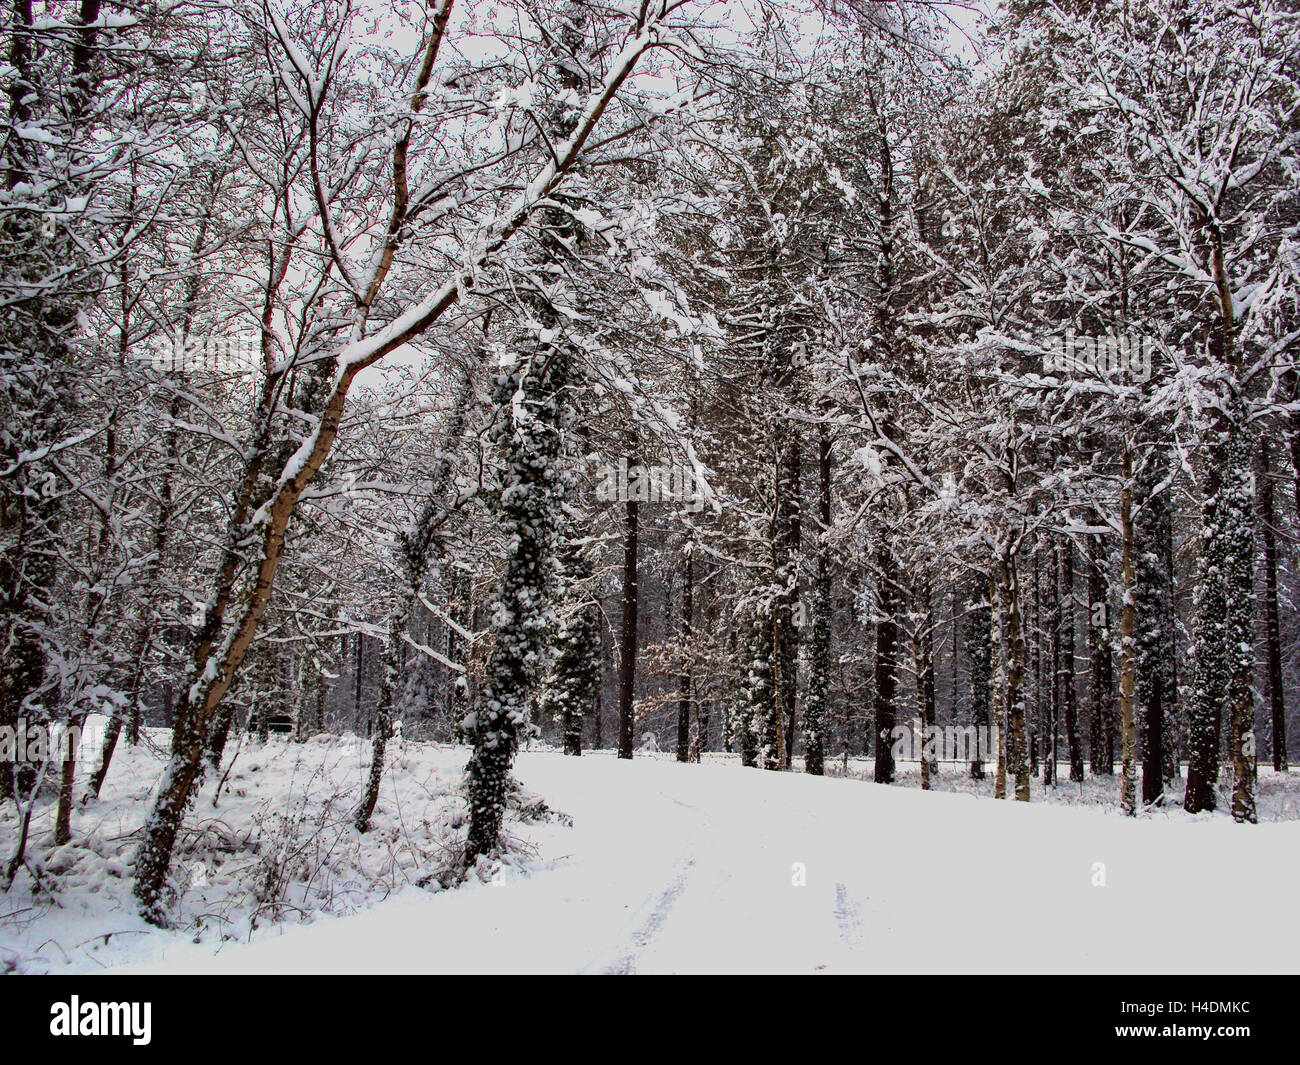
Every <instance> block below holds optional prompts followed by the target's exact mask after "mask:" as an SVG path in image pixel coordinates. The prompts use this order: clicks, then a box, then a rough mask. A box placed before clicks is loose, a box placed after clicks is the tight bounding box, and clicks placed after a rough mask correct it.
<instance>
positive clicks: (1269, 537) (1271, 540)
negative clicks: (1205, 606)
mask: <svg viewBox="0 0 1300 1065" xmlns="http://www.w3.org/2000/svg"><path fill="white" fill-rule="evenodd" d="M1269 466H1270V463H1269V455H1268V439H1267V438H1266V437H1265V438H1262V439H1261V440H1260V443H1259V476H1258V478H1257V483H1258V496H1259V525H1260V531H1261V533H1262V534H1263V540H1264V618H1265V629H1266V637H1267V643H1268V704H1269V711H1270V713H1271V718H1272V733H1273V735H1272V741H1273V742H1272V747H1273V770H1274V772H1277V773H1284V772H1286V770H1287V749H1286V696H1285V692H1284V690H1283V684H1282V626H1281V621H1280V619H1279V616H1278V605H1277V533H1276V532H1275V527H1276V524H1277V516H1276V513H1275V509H1274V504H1273V475H1272V471H1271V469H1270V468H1269Z"/></svg>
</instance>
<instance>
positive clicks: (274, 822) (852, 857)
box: [0, 734, 1300, 973]
mask: <svg viewBox="0 0 1300 1065" xmlns="http://www.w3.org/2000/svg"><path fill="white" fill-rule="evenodd" d="M152 739H153V743H154V745H155V746H153V747H152V749H151V748H150V746H148V745H142V746H140V747H137V748H134V749H126V750H124V751H122V752H119V758H120V759H121V761H120V762H118V763H115V764H114V767H113V771H112V772H111V773H110V775H109V779H108V782H107V784H106V786H105V792H104V796H103V798H102V799H100V800H98V801H95V802H92V803H89V804H87V805H86V806H84V807H82V808H81V809H80V810H78V812H77V814H76V817H75V819H74V840H73V842H72V843H70V844H68V845H67V846H64V847H59V848H53V847H51V846H50V841H49V833H50V824H51V821H50V818H51V816H52V815H51V812H50V811H49V810H48V809H43V810H42V811H41V813H40V814H39V816H38V817H37V819H36V821H35V823H34V833H33V840H32V844H31V846H30V855H31V859H32V860H31V862H30V863H29V866H30V868H28V869H24V870H22V871H21V872H20V873H19V875H18V878H17V880H16V881H15V883H14V885H13V888H12V889H11V890H10V892H9V893H8V894H7V895H5V896H4V897H3V898H0V968H3V969H6V970H8V971H17V972H37V973H39V972H92V971H102V970H103V969H105V968H118V967H128V968H131V969H134V970H136V971H165V972H209V971H211V972H227V973H240V972H276V973H299V972H302V973H321V972H382V973H388V972H402V973H405V972H411V973H423V972H448V973H458V972H628V973H631V972H645V973H652V972H818V971H824V972H864V971H865V972H902V973H905V972H972V973H1001V972H1058V971H1059V972H1074V971H1091V972H1225V973H1235V972H1272V971H1277V972H1296V971H1297V970H1300V925H1298V924H1297V923H1296V922H1295V921H1294V920H1293V919H1292V917H1293V915H1294V913H1293V907H1294V895H1295V885H1296V884H1297V883H1298V882H1300V820H1298V818H1300V772H1293V773H1291V774H1288V775H1275V774H1273V773H1272V772H1271V771H1268V770H1264V769H1261V772H1260V793H1261V804H1260V805H1261V820H1262V823H1261V824H1260V825H1258V826H1241V825H1236V824H1233V823H1232V821H1231V819H1230V818H1228V817H1227V816H1226V815H1224V814H1222V813H1217V814H1203V815H1199V816H1195V817H1193V816H1191V815H1188V814H1186V813H1185V812H1184V811H1182V810H1181V808H1178V807H1176V806H1175V807H1170V808H1165V809H1161V810H1154V811H1144V812H1143V813H1142V814H1141V815H1140V816H1139V817H1138V818H1136V819H1127V818H1124V817H1122V816H1120V814H1119V812H1118V810H1117V808H1116V805H1115V798H1116V794H1115V793H1116V789H1117V788H1118V780H1117V779H1109V780H1108V779H1100V780H1089V781H1088V782H1087V783H1085V784H1084V786H1083V787H1082V788H1080V787H1079V786H1078V785H1067V784H1062V785H1061V786H1060V787H1059V788H1057V789H1054V790H1053V789H1048V790H1047V791H1046V792H1044V789H1042V787H1041V785H1040V784H1039V782H1038V781H1035V786H1034V792H1033V798H1034V801H1033V802H1031V803H1030V804H1029V805H1028V806H1026V805H1024V804H1018V803H1011V802H994V801H992V800H991V798H990V799H988V800H985V799H982V798H980V797H978V796H976V795H974V794H972V792H974V791H979V792H980V793H981V794H984V793H987V794H988V795H989V796H991V793H992V786H993V782H992V777H991V774H990V776H989V778H988V779H986V780H985V781H983V782H978V783H977V782H973V781H970V780H969V778H968V776H967V775H966V773H965V771H964V767H959V766H957V765H950V766H949V765H946V766H944V767H943V769H942V771H941V772H940V774H939V776H938V777H937V779H936V782H935V783H936V790H934V791H933V792H931V793H928V794H927V793H923V792H921V791H920V790H919V789H918V788H917V787H916V786H915V785H916V784H917V783H918V775H917V771H916V770H917V767H916V766H915V765H910V764H905V765H904V766H903V767H902V773H901V778H902V779H901V783H902V784H903V785H904V786H902V787H882V786H875V785H873V784H869V783H864V782H863V781H862V780H860V779H840V778H838V777H837V776H828V777H826V778H820V779H819V778H814V777H809V776H807V775H805V774H802V773H765V772H760V771H756V770H746V769H742V768H741V767H740V766H739V764H738V763H737V762H736V761H735V760H734V759H731V758H726V757H723V756H716V757H714V756H709V757H706V759H705V762H704V764H703V765H679V764H677V763H676V762H674V761H672V760H671V759H670V758H669V757H668V756H666V755H651V756H646V755H638V757H637V758H636V759H634V760H633V761H632V762H630V763H628V762H620V761H618V760H617V759H615V758H614V757H613V756H612V755H611V754H610V753H609V752H594V753H589V754H587V755H585V756H584V757H582V758H580V759H572V758H565V757H563V756H562V755H560V754H558V753H556V752H554V751H549V750H531V751H525V752H523V753H522V754H521V755H520V756H519V760H518V763H517V771H518V777H519V779H520V781H521V782H522V784H523V785H524V788H525V792H524V794H523V795H522V796H521V798H520V799H519V801H517V803H516V804H515V805H516V808H515V809H514V810H513V811H512V814H511V817H510V819H509V821H508V829H509V837H510V843H509V846H508V849H507V854H506V856H505V858H504V859H503V860H500V861H493V862H488V863H481V864H480V866H479V868H478V869H477V871H476V874H475V876H473V877H472V878H471V880H470V882H469V883H467V884H464V885H462V886H460V887H458V888H455V889H454V890H449V891H444V890H442V889H441V888H440V886H439V883H438V877H439V874H440V873H441V872H442V871H444V870H445V869H447V868H449V867H450V866H451V865H453V864H454V863H455V859H456V853H457V848H458V847H459V845H460V840H461V839H462V838H463V834H464V833H463V818H464V802H463V799H462V798H461V797H460V795H459V792H458V783H459V775H460V770H461V768H462V767H463V764H464V761H465V758H466V754H467V752H466V751H465V750H464V749H463V748H460V749H457V748H451V747H444V746H436V745H432V744H416V743H405V744H399V745H398V747H399V749H398V751H397V753H396V755H395V758H394V762H393V764H392V765H391V766H390V768H389V771H388V772H387V773H386V774H385V786H384V791H383V795H382V797H381V799H380V810H379V812H378V814H377V816H376V820H375V827H374V828H373V830H372V831H371V832H369V833H367V834H366V835H365V836H361V835H359V834H358V833H357V832H356V831H355V829H353V828H352V827H351V824H350V820H349V812H350V810H351V808H352V806H353V805H354V804H355V802H356V800H357V798H358V797H359V795H360V789H361V783H362V776H363V772H364V769H365V765H366V761H367V757H368V745H367V744H366V743H364V742H363V741H359V740H356V739H351V738H343V739H340V738H334V737H321V738H319V739H318V740H316V741H313V742H309V743H306V744H291V743H286V742H283V741H277V740H272V742H270V743H268V744H267V745H265V746H261V745H258V744H252V743H249V742H247V741H245V744H244V747H243V749H242V750H241V751H240V752H239V756H238V758H237V759H236V761H235V764H234V768H233V770H232V771H231V773H230V775H229V778H228V779H227V780H226V781H225V783H224V785H223V786H222V790H221V794H220V797H219V799H218V801H217V805H216V806H215V807H214V806H213V795H214V792H215V789H216V784H217V782H216V780H215V779H211V780H209V781H208V782H207V784H206V785H205V786H204V789H203V792H202V794H201V795H200V798H199V800H198V803H197V804H196V806H195V808H194V810H193V812H192V814H191V817H190V820H189V821H188V822H187V829H186V831H185V833H184V834H183V837H182V847H181V853H180V855H179V858H180V860H179V862H178V863H177V866H176V871H177V877H176V887H177V891H178V892H179V898H178V900H177V901H176V903H175V910H174V912H176V913H177V915H178V918H177V926H176V927H175V928H173V929H170V930H157V929H153V928H150V927H149V926H147V925H145V924H143V923H142V922H141V921H140V920H139V918H138V917H136V916H135V911H134V907H133V905H132V900H131V896H130V862H131V855H132V852H133V851H134V848H135V845H136V841H137V839H138V835H139V830H140V825H141V822H142V820H143V818H144V816H145V814H146V812H147V809H148V802H147V800H148V796H149V792H150V790H151V789H152V787H153V785H154V784H155V783H156V780H157V776H158V773H159V772H160V771H161V767H162V756H161V750H160V748H159V746H157V744H159V743H160V741H165V734H157V735H155V736H154V737H152ZM848 768H849V775H850V777H851V778H853V777H860V776H863V775H866V774H869V771H870V762H869V761H866V760H858V759H851V760H850V762H849V767H848ZM1064 768H1066V767H1063V769H1064ZM828 769H829V770H830V771H831V772H833V773H835V774H839V773H841V772H842V770H843V763H842V761H836V762H834V763H833V765H829V766H828ZM538 797H542V798H544V800H545V802H544V804H539V803H538V802H537V801H536V800H537V799H538ZM1044 798H1046V799H1047V801H1042V800H1043V799H1044ZM15 832H16V818H15V817H14V813H13V807H12V805H10V806H9V807H7V808H6V809H5V810H4V811H3V812H2V813H0V856H3V857H5V858H6V859H7V856H8V855H9V854H10V853H12V849H13V843H14V839H15Z"/></svg>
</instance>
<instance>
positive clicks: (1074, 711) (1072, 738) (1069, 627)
mask: <svg viewBox="0 0 1300 1065" xmlns="http://www.w3.org/2000/svg"><path fill="white" fill-rule="evenodd" d="M1061 712H1062V716H1063V717H1064V718H1065V746H1066V749H1067V752H1068V753H1069V756H1070V780H1071V782H1073V783H1078V782H1079V781H1081V780H1083V742H1082V740H1081V738H1080V736H1079V708H1078V702H1077V700H1076V698H1075V693H1074V541H1073V540H1071V539H1069V538H1068V537H1067V538H1066V540H1065V542H1064V543H1063V544H1062V545H1061Z"/></svg>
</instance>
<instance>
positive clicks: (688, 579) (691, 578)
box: [677, 544, 695, 762]
mask: <svg viewBox="0 0 1300 1065" xmlns="http://www.w3.org/2000/svg"><path fill="white" fill-rule="evenodd" d="M694 612H695V559H694V558H693V557H692V554H691V545H690V544H687V545H686V564H685V572H684V573H683V575H682V627H681V645H682V664H681V674H680V675H679V676H678V679H677V760H678V761H679V762H689V761H690V758H691V688H692V684H693V681H694V677H693V675H692V673H693V670H692V665H693V663H694V656H695V648H694V633H693V632H692V628H691V626H692V615H693V614H694Z"/></svg>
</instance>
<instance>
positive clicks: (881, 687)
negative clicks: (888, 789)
mask: <svg viewBox="0 0 1300 1065" xmlns="http://www.w3.org/2000/svg"><path fill="white" fill-rule="evenodd" d="M876 567H877V575H876V581H877V585H876V587H877V589H878V591H877V595H876V603H877V606H876V610H877V616H878V620H877V621H876V666H875V672H876V687H875V714H874V718H875V731H876V739H875V753H876V760H875V781H876V783H877V784H892V783H893V782H894V773H895V767H894V748H893V743H894V737H893V732H894V725H895V723H896V721H897V716H898V708H897V704H896V701H895V700H896V695H897V691H898V621H897V613H898V610H897V606H898V564H897V561H896V560H895V558H894V554H893V552H892V551H890V549H889V547H888V546H887V545H886V544H884V543H882V544H881V545H880V546H879V547H878V548H877V549H876Z"/></svg>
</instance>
